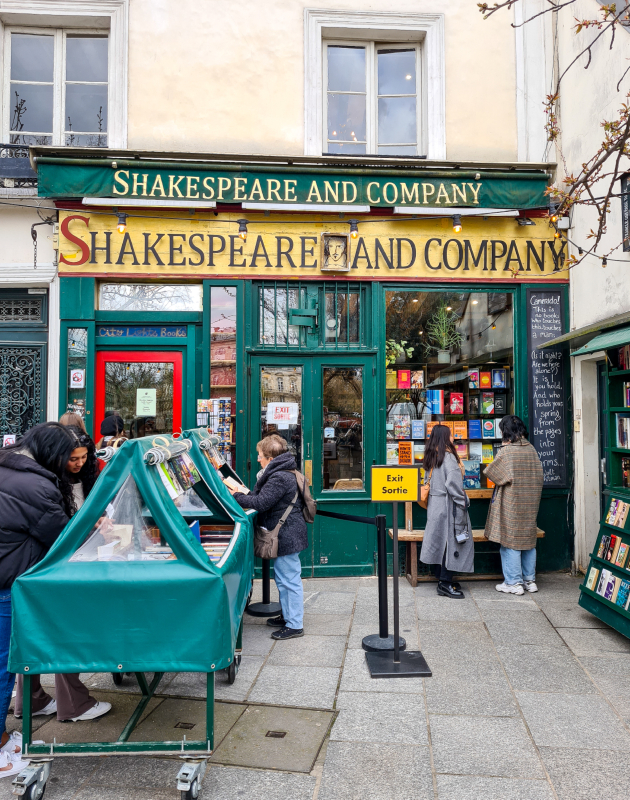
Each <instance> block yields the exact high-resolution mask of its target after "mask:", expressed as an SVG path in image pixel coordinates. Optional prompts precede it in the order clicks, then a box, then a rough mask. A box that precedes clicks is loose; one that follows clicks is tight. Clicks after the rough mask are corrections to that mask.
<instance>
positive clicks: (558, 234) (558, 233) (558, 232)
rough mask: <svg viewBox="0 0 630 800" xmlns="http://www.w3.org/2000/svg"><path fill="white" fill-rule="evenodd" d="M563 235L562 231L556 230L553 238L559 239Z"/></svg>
mask: <svg viewBox="0 0 630 800" xmlns="http://www.w3.org/2000/svg"><path fill="white" fill-rule="evenodd" d="M561 236H562V234H561V233H560V231H556V232H555V233H554V235H553V238H554V239H559V238H560V237H561Z"/></svg>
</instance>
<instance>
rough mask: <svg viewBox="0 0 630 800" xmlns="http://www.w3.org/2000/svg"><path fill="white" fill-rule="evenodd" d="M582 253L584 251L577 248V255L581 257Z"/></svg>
mask: <svg viewBox="0 0 630 800" xmlns="http://www.w3.org/2000/svg"><path fill="white" fill-rule="evenodd" d="M583 253H584V250H582V248H581V247H578V255H579V256H581V255H583Z"/></svg>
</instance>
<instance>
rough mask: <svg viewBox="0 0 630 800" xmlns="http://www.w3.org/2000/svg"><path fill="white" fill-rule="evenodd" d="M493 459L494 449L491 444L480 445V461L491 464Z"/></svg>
mask: <svg viewBox="0 0 630 800" xmlns="http://www.w3.org/2000/svg"><path fill="white" fill-rule="evenodd" d="M493 461H494V450H493V449H492V445H491V444H483V445H482V446H481V463H482V464H492V462H493Z"/></svg>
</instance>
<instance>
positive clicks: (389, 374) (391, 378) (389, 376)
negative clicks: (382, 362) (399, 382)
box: [385, 369, 396, 389]
mask: <svg viewBox="0 0 630 800" xmlns="http://www.w3.org/2000/svg"><path fill="white" fill-rule="evenodd" d="M385 388H386V389H395V388H396V370H393V369H387V370H385Z"/></svg>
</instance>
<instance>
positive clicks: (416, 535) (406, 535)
mask: <svg viewBox="0 0 630 800" xmlns="http://www.w3.org/2000/svg"><path fill="white" fill-rule="evenodd" d="M537 531H538V532H537V534H536V535H537V536H538V538H539V539H543V538H544V536H545V532H544V531H543V530H541V529H540V528H538V529H537ZM472 535H473V542H486V541H488V540H487V539H486V537H485V536H484V529H483V528H473V532H472ZM389 538H390V539H393V538H394V532H393V530H392V529H391V528H389ZM423 539H424V531H420V530H414V531H407V530H405V529H404V528H399V529H398V541H399V542H421V541H423ZM629 579H630V576H629Z"/></svg>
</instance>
